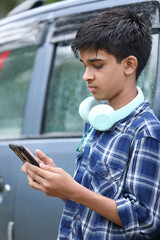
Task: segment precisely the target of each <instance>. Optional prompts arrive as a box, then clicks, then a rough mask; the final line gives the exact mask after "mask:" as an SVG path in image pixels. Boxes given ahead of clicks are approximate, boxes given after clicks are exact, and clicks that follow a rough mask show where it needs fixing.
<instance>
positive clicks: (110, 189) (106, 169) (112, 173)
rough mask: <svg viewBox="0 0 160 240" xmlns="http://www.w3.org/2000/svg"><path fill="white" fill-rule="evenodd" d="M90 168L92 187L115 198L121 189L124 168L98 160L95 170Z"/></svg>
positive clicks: (95, 190)
mask: <svg viewBox="0 0 160 240" xmlns="http://www.w3.org/2000/svg"><path fill="white" fill-rule="evenodd" d="M88 170H89V174H90V175H92V176H91V184H90V189H91V190H93V191H94V192H97V193H100V194H102V195H105V196H106V197H110V198H113V197H115V195H116V194H118V192H120V191H121V188H120V185H121V183H122V179H123V175H124V169H121V168H118V167H116V166H114V165H111V164H110V165H109V164H107V163H106V164H104V163H102V162H100V161H98V162H97V164H96V165H95V167H94V170H93V169H92V170H91V169H89V168H88Z"/></svg>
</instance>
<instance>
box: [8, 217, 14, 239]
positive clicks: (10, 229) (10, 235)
mask: <svg viewBox="0 0 160 240" xmlns="http://www.w3.org/2000/svg"><path fill="white" fill-rule="evenodd" d="M13 233H14V222H12V221H10V222H9V223H8V232H7V235H8V240H14V236H13Z"/></svg>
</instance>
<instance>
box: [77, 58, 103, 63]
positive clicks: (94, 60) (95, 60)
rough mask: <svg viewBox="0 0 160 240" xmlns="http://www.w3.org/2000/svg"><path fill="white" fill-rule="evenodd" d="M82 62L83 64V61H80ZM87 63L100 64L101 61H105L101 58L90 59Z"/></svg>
mask: <svg viewBox="0 0 160 240" xmlns="http://www.w3.org/2000/svg"><path fill="white" fill-rule="evenodd" d="M80 61H81V62H83V61H82V59H80ZM87 61H88V62H99V61H104V59H101V58H93V59H88V60H87Z"/></svg>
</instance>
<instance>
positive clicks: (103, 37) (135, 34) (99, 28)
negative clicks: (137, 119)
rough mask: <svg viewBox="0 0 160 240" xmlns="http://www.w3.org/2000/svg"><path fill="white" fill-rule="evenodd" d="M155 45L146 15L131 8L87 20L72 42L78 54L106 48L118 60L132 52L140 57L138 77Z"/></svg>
mask: <svg viewBox="0 0 160 240" xmlns="http://www.w3.org/2000/svg"><path fill="white" fill-rule="evenodd" d="M151 47H152V37H151V34H150V28H149V24H148V23H147V21H146V20H145V18H144V17H142V16H138V15H137V14H136V13H135V12H133V11H131V10H128V9H112V10H110V11H106V12H104V13H102V14H100V15H99V16H98V17H96V18H94V19H91V20H88V21H87V22H86V23H84V24H83V25H82V26H81V27H80V28H79V30H78V32H77V34H76V37H75V40H74V42H73V43H72V50H73V52H74V54H75V57H77V58H78V56H79V53H80V52H83V51H84V50H86V49H90V50H94V51H96V52H98V50H104V51H106V52H107V53H108V54H112V55H114V56H115V58H116V60H117V62H119V63H120V62H121V61H122V60H123V59H124V58H126V57H128V56H130V55H133V56H135V57H136V58H137V60H138V67H137V71H136V79H137V78H138V77H139V75H140V73H141V72H142V70H143V68H144V67H145V65H146V64H147V61H148V58H149V56H150V52H151Z"/></svg>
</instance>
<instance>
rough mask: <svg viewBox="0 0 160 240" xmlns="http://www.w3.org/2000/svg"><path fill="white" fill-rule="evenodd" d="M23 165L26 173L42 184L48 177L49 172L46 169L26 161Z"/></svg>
mask: <svg viewBox="0 0 160 240" xmlns="http://www.w3.org/2000/svg"><path fill="white" fill-rule="evenodd" d="M25 167H26V170H27V173H28V174H29V175H30V176H31V177H32V178H33V179H34V180H35V181H37V182H38V183H40V184H42V183H43V182H44V180H45V179H48V177H50V174H49V172H48V171H46V170H45V171H44V169H41V168H39V167H36V166H34V165H33V164H30V163H28V162H26V163H25Z"/></svg>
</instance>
